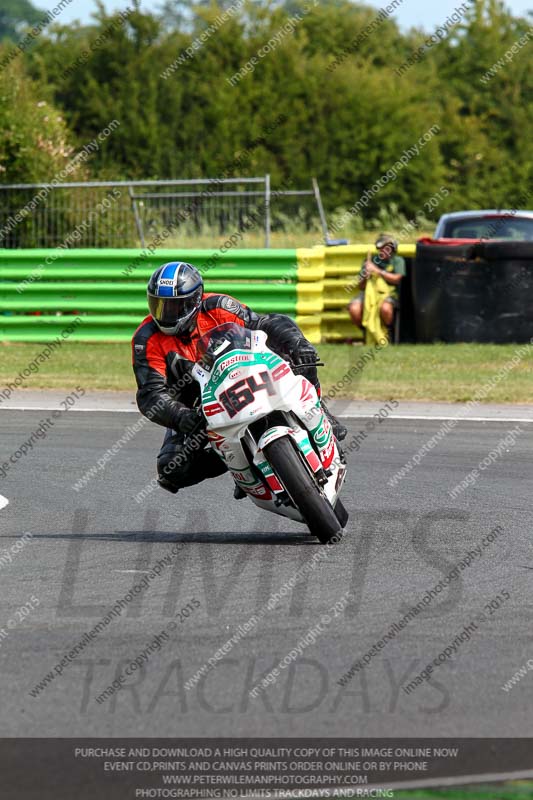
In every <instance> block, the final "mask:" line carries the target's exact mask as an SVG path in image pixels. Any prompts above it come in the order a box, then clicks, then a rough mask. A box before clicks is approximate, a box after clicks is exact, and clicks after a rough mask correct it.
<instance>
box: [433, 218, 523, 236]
mask: <svg viewBox="0 0 533 800" xmlns="http://www.w3.org/2000/svg"><path fill="white" fill-rule="evenodd" d="M444 237H445V238H447V239H510V240H512V241H518V242H531V241H533V219H526V218H524V217H521V218H520V217H514V216H511V214H505V215H504V214H502V215H501V216H500V217H498V216H496V215H494V216H485V217H468V218H467V219H466V218H465V219H455V220H449V221H448V222H447V223H446V227H445V230H444Z"/></svg>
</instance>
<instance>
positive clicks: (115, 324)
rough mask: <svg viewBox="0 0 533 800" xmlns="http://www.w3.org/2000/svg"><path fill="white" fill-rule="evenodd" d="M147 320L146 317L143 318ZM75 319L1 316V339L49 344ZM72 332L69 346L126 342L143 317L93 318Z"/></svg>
mask: <svg viewBox="0 0 533 800" xmlns="http://www.w3.org/2000/svg"><path fill="white" fill-rule="evenodd" d="M144 316H146V315H144ZM75 319H76V314H62V315H61V316H55V315H54V316H50V315H47V316H40V317H33V316H27V315H25V316H20V315H13V316H7V315H2V314H0V339H3V340H4V341H5V340H10V341H16V342H49V341H52V340H54V339H56V337H58V338H61V333H62V331H64V330H65V329H66V328H68V326H69V325H71V324H72V322H73V321H74V320H75ZM81 319H82V322H81V323H80V324H79V325H76V326H75V328H74V330H73V332H72V333H70V334H69V335H68V336H65V337H63V338H64V339H65V340H68V341H69V342H72V341H74V342H87V341H108V342H109V341H113V342H127V341H130V340H131V337H132V335H133V332H134V331H135V329H136V328H137V327H138V325H139V323H140V322H142V320H143V319H144V317H143V316H142V315H140V316H139V315H137V314H135V315H127V314H105V315H102V314H90V315H86V316H83V317H82V318H81ZM37 320H38V324H37V325H36V324H35V322H36V321H37Z"/></svg>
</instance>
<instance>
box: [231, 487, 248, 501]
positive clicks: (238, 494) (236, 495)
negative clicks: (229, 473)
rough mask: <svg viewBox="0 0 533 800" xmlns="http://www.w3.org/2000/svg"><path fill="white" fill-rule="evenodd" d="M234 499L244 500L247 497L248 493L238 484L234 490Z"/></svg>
mask: <svg viewBox="0 0 533 800" xmlns="http://www.w3.org/2000/svg"><path fill="white" fill-rule="evenodd" d="M233 497H234V498H235V500H242V499H243V498H244V497H246V492H245V491H244V490H243V489H241V487H240V486H239V484H238V483H236V484H235V486H234V488H233Z"/></svg>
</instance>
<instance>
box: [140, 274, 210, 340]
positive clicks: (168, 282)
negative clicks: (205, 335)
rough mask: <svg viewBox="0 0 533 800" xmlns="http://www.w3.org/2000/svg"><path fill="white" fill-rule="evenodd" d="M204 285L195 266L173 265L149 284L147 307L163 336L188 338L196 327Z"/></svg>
mask: <svg viewBox="0 0 533 800" xmlns="http://www.w3.org/2000/svg"><path fill="white" fill-rule="evenodd" d="M203 291H204V282H203V280H202V276H201V275H200V273H199V272H198V270H197V269H196V267H193V265H192V264H186V263H185V262H184V261H170V262H169V263H168V264H163V266H162V267H159V269H156V271H155V272H154V273H153V274H152V277H151V278H150V280H149V281H148V288H147V295H148V307H149V309H150V314H151V315H152V317H153V319H154V322H155V323H156V325H157V326H158V328H159V330H160V331H162V333H166V334H169V335H171V336H172V335H173V336H187V335H188V334H189V333H190V332H191V331H192V329H193V328H194V325H195V323H196V317H197V316H198V312H199V310H200V305H201V302H202V294H203Z"/></svg>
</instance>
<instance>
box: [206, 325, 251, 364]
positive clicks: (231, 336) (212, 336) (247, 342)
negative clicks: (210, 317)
mask: <svg viewBox="0 0 533 800" xmlns="http://www.w3.org/2000/svg"><path fill="white" fill-rule="evenodd" d="M251 347H252V337H251V335H250V331H249V330H248V329H247V328H243V327H242V326H241V325H237V324H236V323H235V322H225V323H224V324H223V325H217V327H216V328H213V329H212V330H210V331H209V333H204V335H203V336H201V337H200V339H199V340H198V343H197V345H196V349H197V353H198V359H199V361H201V363H202V365H203V366H205V367H207V368H208V369H210V368H211V367H212V366H213V364H214V363H215V361H216V360H217V359H219V358H220V356H222V355H224V354H225V353H228V352H230V351H231V350H251Z"/></svg>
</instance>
